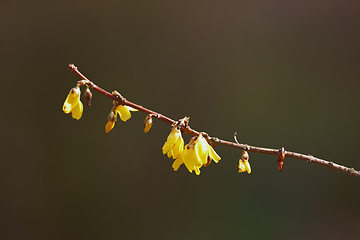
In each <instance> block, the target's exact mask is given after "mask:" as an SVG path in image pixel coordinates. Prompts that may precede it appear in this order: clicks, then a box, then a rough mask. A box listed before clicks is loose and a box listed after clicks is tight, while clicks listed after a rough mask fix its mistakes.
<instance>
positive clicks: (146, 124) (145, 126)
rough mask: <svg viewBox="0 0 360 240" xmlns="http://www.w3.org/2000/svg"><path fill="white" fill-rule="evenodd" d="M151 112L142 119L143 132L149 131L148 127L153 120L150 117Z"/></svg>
mask: <svg viewBox="0 0 360 240" xmlns="http://www.w3.org/2000/svg"><path fill="white" fill-rule="evenodd" d="M151 117H152V116H151V114H149V115H147V116H146V118H145V121H144V132H145V133H147V132H148V131H150V128H151V127H152V124H153V120H152V118H151Z"/></svg>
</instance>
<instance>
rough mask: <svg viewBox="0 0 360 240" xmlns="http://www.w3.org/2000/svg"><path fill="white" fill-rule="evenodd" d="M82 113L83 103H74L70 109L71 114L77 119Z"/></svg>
mask: <svg viewBox="0 0 360 240" xmlns="http://www.w3.org/2000/svg"><path fill="white" fill-rule="evenodd" d="M82 113H83V104H82V102H81V101H79V102H78V104H76V105H75V106H74V107H73V109H72V110H71V116H72V117H73V118H75V119H76V120H79V119H80V118H81V116H82Z"/></svg>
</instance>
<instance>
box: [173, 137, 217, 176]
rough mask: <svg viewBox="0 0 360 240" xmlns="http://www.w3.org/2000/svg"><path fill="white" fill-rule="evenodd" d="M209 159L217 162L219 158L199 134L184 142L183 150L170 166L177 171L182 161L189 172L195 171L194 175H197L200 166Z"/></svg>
mask: <svg viewBox="0 0 360 240" xmlns="http://www.w3.org/2000/svg"><path fill="white" fill-rule="evenodd" d="M211 159H213V160H214V161H215V162H216V163H218V162H219V160H220V159H221V158H220V156H219V155H218V154H217V153H216V152H215V150H214V149H213V148H212V147H211V146H210V145H209V143H208V142H207V141H206V139H205V138H204V137H203V136H202V135H201V134H200V135H199V136H198V137H196V139H195V140H194V138H192V139H191V140H190V142H189V143H188V144H186V146H185V149H184V151H183V152H182V154H180V155H179V157H178V158H177V159H176V160H175V161H174V163H173V165H172V167H173V169H174V170H175V171H177V170H178V169H179V167H180V166H181V164H183V163H184V164H185V166H186V168H187V169H188V170H189V171H190V172H192V171H195V173H196V175H199V174H200V168H201V167H202V166H203V165H205V164H207V163H208V161H209V160H210V161H211Z"/></svg>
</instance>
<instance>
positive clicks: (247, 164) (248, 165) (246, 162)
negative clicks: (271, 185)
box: [244, 160, 251, 174]
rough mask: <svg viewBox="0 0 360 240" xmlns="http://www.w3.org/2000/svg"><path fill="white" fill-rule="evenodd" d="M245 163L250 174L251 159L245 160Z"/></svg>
mask: <svg viewBox="0 0 360 240" xmlns="http://www.w3.org/2000/svg"><path fill="white" fill-rule="evenodd" d="M244 163H245V169H246V171H247V172H248V173H249V174H250V173H251V167H250V163H249V161H247V160H245V161H244Z"/></svg>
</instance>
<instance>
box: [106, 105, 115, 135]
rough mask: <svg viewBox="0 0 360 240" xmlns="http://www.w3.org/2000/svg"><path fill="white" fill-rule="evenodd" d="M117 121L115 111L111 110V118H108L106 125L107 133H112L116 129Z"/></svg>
mask: <svg viewBox="0 0 360 240" xmlns="http://www.w3.org/2000/svg"><path fill="white" fill-rule="evenodd" d="M115 121H116V115H115V114H114V111H113V110H111V112H110V113H109V116H108V122H107V123H106V125H105V132H106V133H108V132H110V131H111V130H112V129H113V128H114V126H115Z"/></svg>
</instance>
